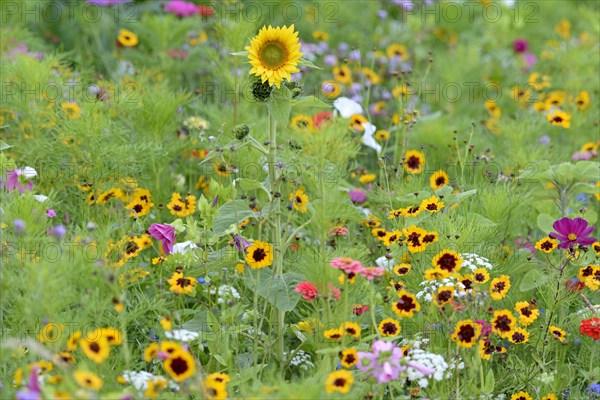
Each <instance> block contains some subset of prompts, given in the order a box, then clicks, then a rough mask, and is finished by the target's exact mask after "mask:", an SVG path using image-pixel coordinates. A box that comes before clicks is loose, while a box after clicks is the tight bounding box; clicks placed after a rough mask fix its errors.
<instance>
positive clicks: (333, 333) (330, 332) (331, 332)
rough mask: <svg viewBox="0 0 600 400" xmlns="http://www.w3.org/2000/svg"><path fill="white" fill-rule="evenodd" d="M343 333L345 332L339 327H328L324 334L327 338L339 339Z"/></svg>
mask: <svg viewBox="0 0 600 400" xmlns="http://www.w3.org/2000/svg"><path fill="white" fill-rule="evenodd" d="M343 334H344V332H343V331H342V330H341V329H338V328H333V329H327V330H326V331H325V332H323V336H325V338H326V339H330V340H338V339H340V338H341V337H342V335H343Z"/></svg>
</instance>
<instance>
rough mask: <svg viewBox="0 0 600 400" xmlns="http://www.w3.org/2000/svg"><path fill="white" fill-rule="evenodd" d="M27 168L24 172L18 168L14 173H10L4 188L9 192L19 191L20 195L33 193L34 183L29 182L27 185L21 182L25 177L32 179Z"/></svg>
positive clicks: (7, 175)
mask: <svg viewBox="0 0 600 400" xmlns="http://www.w3.org/2000/svg"><path fill="white" fill-rule="evenodd" d="M27 168H30V167H27ZM27 168H25V169H24V170H23V169H18V168H17V169H14V170H12V171H9V172H8V173H7V174H6V183H5V184H4V186H5V187H6V188H7V189H8V190H9V191H12V190H18V191H19V194H23V193H24V192H26V191H31V190H32V189H33V181H29V182H27V183H26V184H22V183H21V182H20V180H21V178H20V177H21V176H23V177H24V178H25V179H28V178H30V176H29V174H28V170H27ZM36 175H37V173H36ZM34 176H35V175H34Z"/></svg>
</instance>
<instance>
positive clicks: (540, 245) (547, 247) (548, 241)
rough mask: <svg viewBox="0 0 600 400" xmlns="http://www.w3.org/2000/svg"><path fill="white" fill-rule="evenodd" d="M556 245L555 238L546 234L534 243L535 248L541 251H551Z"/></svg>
mask: <svg viewBox="0 0 600 400" xmlns="http://www.w3.org/2000/svg"><path fill="white" fill-rule="evenodd" d="M557 246H558V242H557V241H556V239H554V238H551V237H550V236H546V237H544V238H541V239H540V240H538V241H537V243H536V244H535V248H536V249H538V250H541V251H543V252H544V253H551V252H552V250H554V249H555V248H556V247H557Z"/></svg>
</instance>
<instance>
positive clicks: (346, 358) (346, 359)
mask: <svg viewBox="0 0 600 400" xmlns="http://www.w3.org/2000/svg"><path fill="white" fill-rule="evenodd" d="M357 362H358V353H357V351H356V349H345V350H342V351H341V352H340V364H341V365H342V367H344V368H350V367H352V366H354V365H356V363H357Z"/></svg>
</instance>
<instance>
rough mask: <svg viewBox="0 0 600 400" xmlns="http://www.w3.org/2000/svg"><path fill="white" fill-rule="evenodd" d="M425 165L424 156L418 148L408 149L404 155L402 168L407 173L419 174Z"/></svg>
mask: <svg viewBox="0 0 600 400" xmlns="http://www.w3.org/2000/svg"><path fill="white" fill-rule="evenodd" d="M424 165H425V156H424V155H423V153H421V152H420V151H418V150H409V151H407V152H406V156H404V170H405V171H406V172H408V173H409V174H413V175H414V174H420V173H421V171H423V166H424Z"/></svg>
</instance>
